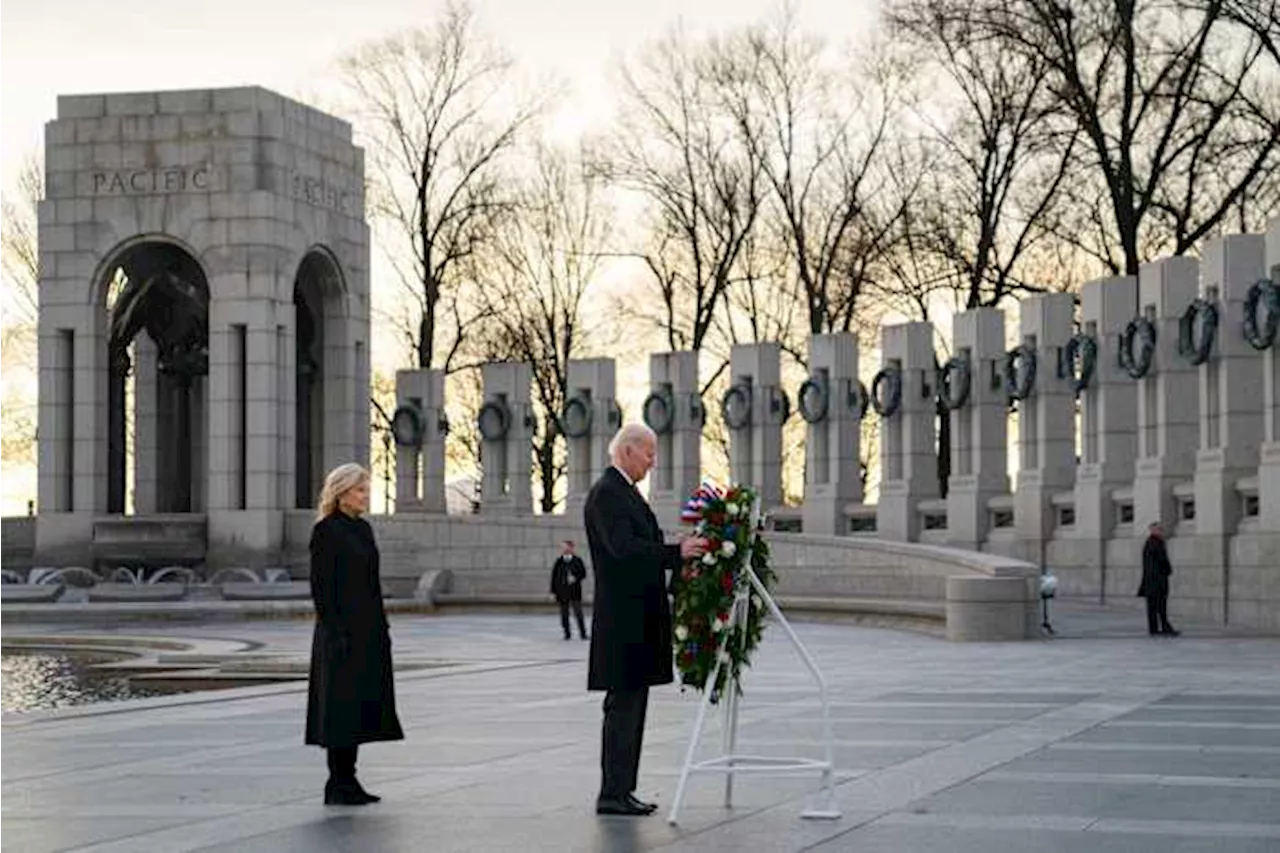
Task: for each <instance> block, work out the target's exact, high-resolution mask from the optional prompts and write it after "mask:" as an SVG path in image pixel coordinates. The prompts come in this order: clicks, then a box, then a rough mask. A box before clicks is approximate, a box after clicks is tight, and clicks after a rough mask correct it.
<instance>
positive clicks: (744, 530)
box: [673, 483, 776, 701]
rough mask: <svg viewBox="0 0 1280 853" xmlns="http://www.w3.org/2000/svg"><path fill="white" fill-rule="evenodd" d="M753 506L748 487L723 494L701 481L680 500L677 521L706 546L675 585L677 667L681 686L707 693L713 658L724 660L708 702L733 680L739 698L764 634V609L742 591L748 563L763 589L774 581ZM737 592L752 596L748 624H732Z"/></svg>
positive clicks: (754, 596)
mask: <svg viewBox="0 0 1280 853" xmlns="http://www.w3.org/2000/svg"><path fill="white" fill-rule="evenodd" d="M756 500H757V495H756V493H755V491H754V490H753V489H751V488H750V487H748V486H742V485H735V486H731V487H729V488H728V489H724V490H722V489H719V488H717V487H716V486H713V485H711V484H709V483H703V485H701V486H700V487H699V488H698V489H697V491H695V492H694V493H693V495H692V496H691V497H690V498H689V500H688V501H686V502H685V505H684V509H683V511H682V513H681V517H680V520H681V521H682V522H684V523H686V524H691V525H693V527H694V533H695V534H696V535H698V536H701V537H704V538H706V539H707V540H708V543H709V544H708V549H707V553H706V554H704V555H703V556H702V557H701V558H699V559H697V560H693V561H691V562H688V563H685V564H684V566H682V567H681V569H680V576H679V578H678V580H677V581H676V583H675V584H674V586H675V620H674V621H675V631H674V635H673V640H674V644H675V658H676V667H677V668H678V669H679V672H680V683H681V684H682V685H685V686H691V687H694V688H695V689H698V690H705V689H706V688H707V682H708V681H709V680H710V678H711V675H712V673H713V672H715V669H716V656H717V654H719V655H721V656H722V658H723V664H724V665H723V666H722V667H721V668H720V674H719V677H718V678H717V679H716V683H715V684H714V685H711V691H712V694H711V696H712V701H716V700H718V699H719V697H720V696H721V695H723V692H724V688H725V686H726V684H727V682H728V679H730V678H732V679H733V683H734V685H735V686H736V687H737V689H738V691H739V692H741V689H742V685H741V676H742V672H743V670H745V669H746V668H747V667H748V666H749V665H750V663H751V654H752V652H754V651H755V649H756V646H758V645H759V643H760V636H761V634H762V632H763V630H764V618H765V615H766V614H765V603H764V601H763V600H762V599H761V598H760V596H759V594H758V593H756V592H755V591H753V590H749V589H748V588H747V587H748V586H749V584H750V579H749V578H748V575H747V572H746V571H744V566H747V565H750V567H751V569H752V570H753V571H754V572H755V574H756V577H757V578H759V580H760V583H761V584H762V585H763V586H764V588H765V589H766V590H770V591H771V590H772V589H773V585H774V582H775V580H776V577H775V575H774V573H773V570H772V569H771V568H770V566H769V545H768V543H766V542H765V540H764V537H763V536H761V535H760V527H761V525H760V523H759V521H758V516H757V515H756V513H755V505H756ZM748 560H749V561H750V562H749V563H748V562H747V561H748ZM739 590H742V591H743V592H749V593H750V594H749V595H748V596H747V604H746V607H747V618H746V624H745V626H744V625H742V624H740V623H739V622H736V621H735V620H734V618H733V610H734V600H735V598H736V597H737V595H738V592H739ZM722 640H723V641H724V648H723V651H721V649H720V646H721V641H722Z"/></svg>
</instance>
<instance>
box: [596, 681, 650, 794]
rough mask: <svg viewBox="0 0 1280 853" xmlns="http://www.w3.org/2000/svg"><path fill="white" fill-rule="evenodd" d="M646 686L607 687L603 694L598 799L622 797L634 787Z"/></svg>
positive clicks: (645, 700)
mask: <svg viewBox="0 0 1280 853" xmlns="http://www.w3.org/2000/svg"><path fill="white" fill-rule="evenodd" d="M648 706H649V688H648V687H635V688H629V689H618V688H613V689H610V690H609V691H608V692H607V693H605V695H604V727H603V730H602V738H603V741H604V743H603V744H602V745H601V750H600V769H601V770H602V771H603V779H604V782H603V785H602V786H601V788H600V798H601V799H610V798H613V799H617V798H621V797H625V796H626V795H627V794H629V793H631V792H632V791H634V790H635V789H636V777H637V776H638V775H639V773H640V750H641V747H642V746H643V745H644V716H645V711H646V709H647V708H648Z"/></svg>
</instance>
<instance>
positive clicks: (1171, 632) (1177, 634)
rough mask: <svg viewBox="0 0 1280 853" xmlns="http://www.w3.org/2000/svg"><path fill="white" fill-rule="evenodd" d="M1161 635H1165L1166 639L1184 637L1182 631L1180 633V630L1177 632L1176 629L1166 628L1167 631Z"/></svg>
mask: <svg viewBox="0 0 1280 853" xmlns="http://www.w3.org/2000/svg"><path fill="white" fill-rule="evenodd" d="M1160 633H1161V634H1164V635H1165V636H1166V637H1181V636H1182V632H1181V631H1178V630H1176V629H1174V628H1165V629H1164V630H1163V631H1161V632H1160Z"/></svg>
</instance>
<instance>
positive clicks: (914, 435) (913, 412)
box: [872, 323, 938, 542]
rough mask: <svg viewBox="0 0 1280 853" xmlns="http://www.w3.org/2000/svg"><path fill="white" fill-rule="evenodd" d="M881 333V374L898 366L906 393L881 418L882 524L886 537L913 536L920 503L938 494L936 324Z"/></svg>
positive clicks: (879, 520) (879, 511) (901, 538)
mask: <svg viewBox="0 0 1280 853" xmlns="http://www.w3.org/2000/svg"><path fill="white" fill-rule="evenodd" d="M880 334H881V352H882V354H883V356H882V357H883V364H884V367H883V368H882V370H881V373H880V374H877V376H879V375H881V374H884V373H885V371H890V372H897V374H898V375H899V376H900V377H901V385H900V388H901V396H900V401H899V403H898V407H897V409H896V411H894V412H893V413H892V414H890V415H887V416H885V417H884V418H883V419H882V420H881V422H880V478H881V479H880V501H879V504H878V505H877V507H876V530H877V533H878V535H879V536H880V538H882V539H895V540H898V541H902V542H910V541H914V540H915V539H917V538H918V537H919V533H920V519H919V514H918V513H917V512H916V507H917V505H918V504H919V503H920V501H922V500H929V499H932V498H936V497H938V455H937V449H936V448H935V446H934V444H935V441H936V437H937V422H936V421H937V410H936V408H935V403H934V395H933V393H932V392H933V382H934V363H933V324H932V323H902V324H899V325H896V326H886V327H885V328H883V329H882V330H881V333H880ZM882 384H884V385H888V384H889V383H888V382H885V383H882ZM874 393H875V389H874V386H873V388H872V394H874Z"/></svg>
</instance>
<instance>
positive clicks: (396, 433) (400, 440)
mask: <svg viewBox="0 0 1280 853" xmlns="http://www.w3.org/2000/svg"><path fill="white" fill-rule="evenodd" d="M424 432H426V417H425V416H424V415H423V412H422V408H421V407H420V406H419V405H418V404H417V403H415V402H413V401H410V402H407V403H401V404H400V405H399V406H396V410H395V412H394V413H392V415H391V436H392V437H393V438H394V439H395V440H396V445H397V446H399V447H421V446H422V436H423V433H424Z"/></svg>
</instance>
